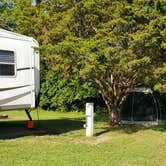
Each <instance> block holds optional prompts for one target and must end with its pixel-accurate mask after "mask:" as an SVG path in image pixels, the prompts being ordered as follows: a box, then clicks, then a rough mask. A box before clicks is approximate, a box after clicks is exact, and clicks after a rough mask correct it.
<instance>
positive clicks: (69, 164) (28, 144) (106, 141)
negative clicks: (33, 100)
mask: <svg viewBox="0 0 166 166" xmlns="http://www.w3.org/2000/svg"><path fill="white" fill-rule="evenodd" d="M4 113H5V114H8V115H9V118H8V119H1V120H0V166H22V165H23V166H24V165H25V166H47V165H48V166H87V165H90V166H112V165H113V166H114V165H116V166H128V165H129V166H130V165H131V166H135V165H136V166H144V165H149V166H153V165H154V166H157V165H158V166H165V165H166V157H165V155H166V125H165V124H166V123H165V121H163V123H162V124H161V125H159V126H122V127H118V128H117V127H114V128H108V126H107V123H106V122H103V121H102V120H101V121H100V118H99V117H97V118H96V119H97V121H96V122H95V129H94V135H95V136H94V137H93V138H87V137H85V129H83V124H84V122H85V121H84V119H85V118H84V114H83V113H75V112H70V113H60V112H51V111H49V112H48V111H42V110H39V117H40V123H38V121H37V119H38V118H37V114H36V111H35V110H34V111H32V117H33V119H34V121H35V126H36V128H35V129H34V130H28V129H25V128H24V124H25V121H26V120H27V117H26V115H25V113H24V112H23V111H9V112H4Z"/></svg>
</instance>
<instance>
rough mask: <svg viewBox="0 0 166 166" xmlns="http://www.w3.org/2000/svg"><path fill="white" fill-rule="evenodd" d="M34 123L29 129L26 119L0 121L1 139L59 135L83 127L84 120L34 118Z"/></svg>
mask: <svg viewBox="0 0 166 166" xmlns="http://www.w3.org/2000/svg"><path fill="white" fill-rule="evenodd" d="M34 123H35V128H34V129H27V128H26V127H25V121H5V122H0V139H12V138H18V137H22V136H29V135H46V134H49V135H58V134H64V133H66V132H69V131H73V130H79V129H81V128H83V121H81V120H76V119H75V120H74V119H73V120H71V119H49V120H40V121H37V120H34Z"/></svg>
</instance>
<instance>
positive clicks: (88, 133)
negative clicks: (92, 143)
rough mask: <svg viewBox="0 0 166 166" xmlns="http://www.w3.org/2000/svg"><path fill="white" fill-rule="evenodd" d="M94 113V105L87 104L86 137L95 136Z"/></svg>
mask: <svg viewBox="0 0 166 166" xmlns="http://www.w3.org/2000/svg"><path fill="white" fill-rule="evenodd" d="M93 112H94V104H93V103H86V136H87V137H91V136H93Z"/></svg>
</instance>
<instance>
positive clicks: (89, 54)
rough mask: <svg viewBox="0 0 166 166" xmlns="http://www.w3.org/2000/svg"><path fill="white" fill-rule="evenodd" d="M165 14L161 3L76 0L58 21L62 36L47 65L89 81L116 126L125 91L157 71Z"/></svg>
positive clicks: (152, 79)
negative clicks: (60, 22) (99, 93)
mask: <svg viewBox="0 0 166 166" xmlns="http://www.w3.org/2000/svg"><path fill="white" fill-rule="evenodd" d="M165 12H166V11H165V1H148V0H147V1H136V0H135V1H113V0H112V1H108V0H104V1H95V0H94V1H82V2H80V3H78V4H77V5H76V6H75V8H74V9H72V10H70V11H68V13H67V14H68V16H66V17H67V18H68V19H67V20H65V19H64V20H63V21H65V24H64V26H63V28H64V32H66V35H65V36H64V38H63V39H62V40H61V41H59V42H58V43H57V44H56V46H53V47H52V50H53V52H52V56H49V58H48V59H49V63H48V64H49V65H50V64H51V63H50V62H51V59H52V62H53V63H52V65H53V66H52V67H57V66H58V68H59V69H60V68H63V69H65V66H66V67H67V68H68V69H70V70H69V72H70V73H71V74H75V73H79V76H80V77H88V78H89V79H91V80H93V81H95V82H96V84H97V85H98V87H99V90H100V92H101V95H102V97H103V99H104V101H105V104H106V106H107V108H108V111H109V123H110V124H116V123H118V122H119V113H120V110H121V105H122V102H123V100H125V98H126V95H127V93H128V91H129V90H130V89H131V88H133V87H134V86H141V85H142V86H149V87H152V88H153V86H154V85H155V84H156V80H155V74H154V73H156V75H157V76H161V75H163V74H162V71H163V67H164V66H163V65H164V62H165V61H166V55H165V30H166V29H165V27H166V20H165V19H166V17H165ZM62 71H63V70H62ZM164 71H165V70H164ZM164 71H163V73H164ZM158 73H159V74H158ZM157 76H156V77H157ZM163 79H164V80H165V78H163ZM163 82H164V81H162V83H163ZM162 83H161V82H160V83H158V86H156V87H159V85H160V84H162ZM162 86H163V84H162Z"/></svg>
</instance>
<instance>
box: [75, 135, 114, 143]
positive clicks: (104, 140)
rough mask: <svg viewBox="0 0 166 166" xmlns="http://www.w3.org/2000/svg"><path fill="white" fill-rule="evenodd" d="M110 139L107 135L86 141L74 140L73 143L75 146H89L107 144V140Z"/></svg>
mask: <svg viewBox="0 0 166 166" xmlns="http://www.w3.org/2000/svg"><path fill="white" fill-rule="evenodd" d="M111 139H112V137H111V136H107V135H100V136H98V137H92V138H86V139H78V138H77V139H75V140H74V141H73V143H76V144H90V145H98V144H102V143H104V142H107V141H109V140H111Z"/></svg>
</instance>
